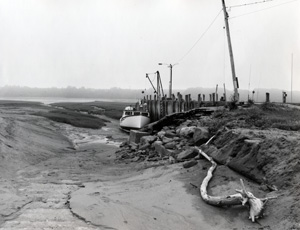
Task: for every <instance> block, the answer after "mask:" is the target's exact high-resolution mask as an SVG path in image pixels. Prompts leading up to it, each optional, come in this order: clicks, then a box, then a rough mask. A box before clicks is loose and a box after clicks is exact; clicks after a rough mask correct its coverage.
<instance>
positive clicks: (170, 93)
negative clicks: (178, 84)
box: [158, 63, 178, 98]
mask: <svg viewBox="0 0 300 230" xmlns="http://www.w3.org/2000/svg"><path fill="white" fill-rule="evenodd" d="M158 65H167V66H168V67H169V68H170V81H169V98H172V74H173V73H172V69H173V66H174V65H178V63H175V64H166V63H158Z"/></svg>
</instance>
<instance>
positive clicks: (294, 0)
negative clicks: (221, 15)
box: [229, 0, 298, 19]
mask: <svg viewBox="0 0 300 230" xmlns="http://www.w3.org/2000/svg"><path fill="white" fill-rule="evenodd" d="M296 1H298V0H292V1H288V2H284V3H281V4H277V5H274V6H271V7H267V8H264V9H261V10H256V11H252V12H249V13H246V14H241V15H237V16H233V17H230V18H229V19H234V18H239V17H242V16H246V15H248V14H254V13H257V12H260V11H264V10H269V9H271V8H274V7H277V6H281V5H285V4H288V3H292V2H296Z"/></svg>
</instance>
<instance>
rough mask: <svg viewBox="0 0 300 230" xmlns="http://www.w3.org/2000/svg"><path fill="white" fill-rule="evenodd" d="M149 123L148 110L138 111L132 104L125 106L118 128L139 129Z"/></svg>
mask: <svg viewBox="0 0 300 230" xmlns="http://www.w3.org/2000/svg"><path fill="white" fill-rule="evenodd" d="M149 123H150V114H149V112H145V111H138V110H136V109H135V108H134V107H132V106H127V107H126V108H125V109H124V111H123V115H122V117H121V118H120V128H121V129H124V130H130V129H141V128H143V127H144V126H145V125H147V124H149Z"/></svg>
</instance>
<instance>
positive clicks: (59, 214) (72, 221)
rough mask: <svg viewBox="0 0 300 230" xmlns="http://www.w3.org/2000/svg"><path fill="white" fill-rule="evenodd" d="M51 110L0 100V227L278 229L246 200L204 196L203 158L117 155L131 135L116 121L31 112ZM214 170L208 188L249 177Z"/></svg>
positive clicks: (229, 188)
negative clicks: (251, 217) (225, 202)
mask: <svg viewBox="0 0 300 230" xmlns="http://www.w3.org/2000/svg"><path fill="white" fill-rule="evenodd" d="M49 109H50V108H47V107H44V106H39V105H35V104H34V105H32V104H26V103H25V104H5V105H3V104H2V105H1V106H0V158H1V161H0V173H1V177H0V229H121V230H123V229H130V230H132V229H133V230H134V229H162V230H163V229H276V226H275V228H273V227H272V228H271V227H270V226H272V224H274V223H275V222H276V220H274V218H273V219H268V218H266V219H262V220H261V221H259V222H256V223H252V222H251V221H248V219H247V216H248V210H247V209H246V208H245V207H233V208H228V209H227V208H217V207H213V206H209V205H207V204H205V203H204V202H203V201H202V200H201V198H200V196H199V184H200V183H201V181H202V179H203V178H204V177H205V175H206V172H207V168H208V167H209V163H208V162H206V161H205V160H200V163H199V164H198V165H196V166H194V167H193V168H190V169H184V168H183V167H182V164H168V165H161V166H159V165H157V166H155V167H154V166H153V164H151V163H149V162H140V163H137V162H128V161H127V162H126V163H122V162H121V163H120V162H116V161H115V152H116V150H117V149H118V146H119V144H120V143H121V142H122V141H124V140H126V139H127V138H128V136H127V134H125V133H123V132H121V131H120V130H119V129H118V122H117V121H116V120H113V119H110V118H107V117H106V118H105V119H106V120H107V122H106V124H105V126H103V127H102V128H101V129H88V128H78V127H74V126H71V125H67V124H62V123H57V122H55V121H51V120H48V119H46V118H43V117H41V116H36V115H32V114H34V113H39V112H43V113H44V112H47V111H48V110H49ZM215 174H216V178H217V179H216V180H213V181H212V183H211V184H210V186H211V188H210V190H209V192H210V193H211V194H215V195H222V194H232V193H234V189H235V188H238V187H239V178H243V177H242V176H240V175H238V174H237V173H235V172H233V171H231V170H230V169H229V168H228V167H226V166H220V167H218V168H217V170H216V173H215ZM225 175H226V176H225ZM229 178H230V180H229ZM245 183H246V186H249V187H251V189H252V191H253V192H254V193H255V194H256V195H258V196H259V195H260V194H262V193H261V190H260V189H259V185H257V184H255V183H254V182H251V181H249V180H246V179H245ZM286 199H287V200H286V202H289V200H288V198H286ZM273 226H274V225H273ZM281 226H283V225H281ZM287 226H288V223H287ZM299 228H300V226H299ZM279 229H280V228H279ZM287 229H288V228H287Z"/></svg>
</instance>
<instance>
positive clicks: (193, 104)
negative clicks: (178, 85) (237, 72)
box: [136, 93, 225, 121]
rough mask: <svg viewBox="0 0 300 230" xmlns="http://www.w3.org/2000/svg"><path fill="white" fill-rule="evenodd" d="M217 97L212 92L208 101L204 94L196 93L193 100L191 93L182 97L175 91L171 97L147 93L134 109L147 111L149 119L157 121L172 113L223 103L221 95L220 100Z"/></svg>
mask: <svg viewBox="0 0 300 230" xmlns="http://www.w3.org/2000/svg"><path fill="white" fill-rule="evenodd" d="M217 98H218V96H217V95H216V94H214V93H213V94H210V95H209V101H206V100H205V95H204V94H198V99H197V100H193V99H192V98H191V94H187V95H185V96H184V99H183V96H182V94H180V93H177V97H175V96H174V95H173V97H172V98H167V97H166V96H165V97H162V98H158V97H157V95H154V96H153V95H147V96H145V97H144V98H143V99H142V100H141V102H140V103H136V109H137V110H143V111H148V112H149V113H150V118H151V121H157V120H159V119H161V118H163V117H164V116H166V115H169V114H172V113H178V112H185V111H189V110H191V109H195V108H200V107H209V106H221V105H225V101H224V100H223V97H222V98H221V100H220V101H218V100H217Z"/></svg>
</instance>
